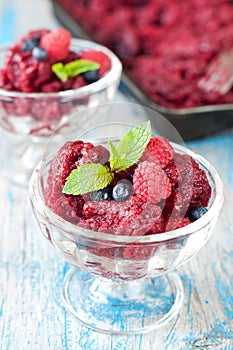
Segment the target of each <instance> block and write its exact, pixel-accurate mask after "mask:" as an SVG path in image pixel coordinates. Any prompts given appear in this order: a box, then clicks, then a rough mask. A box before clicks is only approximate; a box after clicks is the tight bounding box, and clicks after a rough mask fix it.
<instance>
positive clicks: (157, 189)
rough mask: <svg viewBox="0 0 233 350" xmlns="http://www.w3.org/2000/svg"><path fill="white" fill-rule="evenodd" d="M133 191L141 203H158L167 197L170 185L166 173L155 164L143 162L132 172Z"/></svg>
mask: <svg viewBox="0 0 233 350" xmlns="http://www.w3.org/2000/svg"><path fill="white" fill-rule="evenodd" d="M133 190H134V194H135V195H136V196H137V197H138V198H140V199H141V200H142V201H143V202H147V201H152V202H154V203H158V202H159V201H160V200H161V199H165V198H167V197H169V195H170V193H171V184H170V181H169V179H168V177H167V175H166V173H165V172H164V171H163V170H162V169H161V168H160V167H159V166H158V165H157V164H155V163H150V162H148V161H145V162H142V163H140V164H139V165H138V167H137V169H136V170H135V172H134V176H133Z"/></svg>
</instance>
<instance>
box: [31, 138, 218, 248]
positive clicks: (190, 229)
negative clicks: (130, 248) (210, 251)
mask: <svg viewBox="0 0 233 350" xmlns="http://www.w3.org/2000/svg"><path fill="white" fill-rule="evenodd" d="M171 144H172V145H173V147H174V145H175V149H176V150H180V151H183V154H187V155H190V156H192V157H193V158H194V159H195V160H196V161H197V162H198V164H199V165H200V166H201V167H202V166H205V168H206V169H208V172H209V176H211V178H212V180H213V181H214V185H215V187H213V189H215V190H216V191H215V197H214V198H213V199H212V202H211V203H210V207H209V208H208V211H207V213H205V214H204V215H203V216H202V217H201V218H199V219H198V220H196V221H194V222H192V223H190V224H188V225H186V226H184V227H181V228H178V229H175V230H172V231H166V232H162V233H156V234H150V235H141V236H140V235H138V236H132V235H131V236H130V235H114V234H111V233H103V232H98V231H92V230H89V229H85V228H82V227H80V226H78V225H75V224H72V223H71V222H69V221H67V220H65V219H63V218H62V217H60V216H58V215H57V214H55V213H54V212H53V211H52V210H51V209H50V208H49V207H47V206H46V204H45V203H44V201H43V200H42V198H41V195H40V193H39V192H40V190H39V186H40V185H39V183H40V180H39V175H40V170H41V165H42V162H43V161H42V160H41V161H40V162H39V163H38V165H37V166H36V168H35V169H34V171H33V174H32V177H31V180H30V184H29V194H30V197H32V196H33V193H34V194H35V196H34V197H36V200H37V201H38V203H36V205H39V207H40V208H41V210H42V211H43V213H46V216H47V217H48V218H49V221H50V222H51V223H52V225H54V226H56V227H59V229H61V228H62V226H64V225H65V228H64V230H65V231H66V233H67V234H69V235H73V236H74V237H75V236H76V237H83V236H84V237H85V239H90V240H99V241H106V242H111V243H118V244H127V243H136V244H153V243H161V242H165V241H169V240H172V239H175V238H181V237H184V236H186V235H190V234H192V233H194V232H196V231H198V230H200V229H201V228H204V227H205V226H206V225H207V224H208V223H209V222H210V221H211V220H212V218H213V215H214V213H215V211H216V209H217V210H220V208H221V207H222V203H223V183H222V181H221V179H220V176H219V174H218V173H217V171H216V170H215V168H214V167H213V166H212V165H211V164H210V163H209V161H207V160H206V159H205V158H204V157H202V156H201V155H199V154H197V153H195V152H193V151H191V150H190V149H188V148H186V147H184V146H181V145H178V144H175V143H172V142H171ZM35 186H36V188H34V187H35ZM212 195H213V193H212ZM211 197H212V196H211Z"/></svg>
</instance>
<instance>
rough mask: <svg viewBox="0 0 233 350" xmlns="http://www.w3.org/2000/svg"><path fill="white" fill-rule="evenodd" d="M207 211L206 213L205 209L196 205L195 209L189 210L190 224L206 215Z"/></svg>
mask: <svg viewBox="0 0 233 350" xmlns="http://www.w3.org/2000/svg"><path fill="white" fill-rule="evenodd" d="M207 211H208V209H207V208H205V207H203V206H202V205H197V206H196V207H193V208H192V209H190V211H189V220H190V221H191V222H193V221H196V220H198V219H200V217H201V216H202V215H204V214H205V213H207Z"/></svg>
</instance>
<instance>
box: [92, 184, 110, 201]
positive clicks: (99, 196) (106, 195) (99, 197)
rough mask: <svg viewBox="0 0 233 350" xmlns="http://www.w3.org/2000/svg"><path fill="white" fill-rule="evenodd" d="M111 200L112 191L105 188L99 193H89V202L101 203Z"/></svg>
mask: <svg viewBox="0 0 233 350" xmlns="http://www.w3.org/2000/svg"><path fill="white" fill-rule="evenodd" d="M110 199H112V189H111V188H110V187H109V186H107V187H105V188H103V189H102V190H99V191H93V192H91V193H90V200H91V201H103V200H110Z"/></svg>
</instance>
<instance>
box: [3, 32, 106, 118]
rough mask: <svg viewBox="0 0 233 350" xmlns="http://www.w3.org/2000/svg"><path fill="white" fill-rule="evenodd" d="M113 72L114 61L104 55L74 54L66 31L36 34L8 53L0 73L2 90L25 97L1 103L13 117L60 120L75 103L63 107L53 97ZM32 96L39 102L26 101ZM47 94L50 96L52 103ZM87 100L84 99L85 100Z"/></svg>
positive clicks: (84, 51) (64, 103)
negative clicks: (29, 95)
mask: <svg viewBox="0 0 233 350" xmlns="http://www.w3.org/2000/svg"><path fill="white" fill-rule="evenodd" d="M110 69H111V59H110V57H109V56H108V55H107V54H105V53H104V52H102V51H98V50H91V49H83V48H80V49H77V50H76V49H75V50H74V49H73V46H72V41H71V34H70V32H69V31H67V30H66V29H63V28H58V29H56V30H53V31H51V30H48V29H38V30H33V31H30V32H29V33H27V34H26V35H25V36H23V37H22V38H21V39H20V40H19V41H17V42H16V43H15V44H14V45H13V46H12V47H10V48H9V49H8V50H7V51H6V54H5V57H3V62H2V67H1V70H0V89H4V90H7V91H9V92H16V93H24V94H25V95H23V94H21V95H19V96H18V98H17V96H16V97H15V100H14V101H13V100H11V101H10V102H9V101H8V100H7V99H6V98H5V99H4V98H2V99H1V101H0V103H1V105H2V106H3V108H4V109H5V110H6V111H7V113H8V115H11V116H32V117H33V118H34V119H35V120H43V121H48V122H49V121H51V120H55V119H57V120H59V119H60V117H61V116H62V115H64V114H68V112H69V108H71V107H72V101H71V99H70V101H68V99H67V100H66V101H62V103H61V102H60V100H58V99H57V100H56V95H55V96H54V100H53V99H52V96H51V94H50V93H57V92H62V91H66V90H73V89H79V88H82V87H84V86H86V85H89V84H92V83H95V82H96V81H98V80H100V79H101V78H102V77H103V76H104V75H105V74H106V73H107V72H108V71H109V70H110ZM31 93H32V94H34V93H36V94H37V95H36V97H38V98H35V95H32V98H31V99H30V98H26V97H28V94H31ZM46 94H50V99H49V100H47V99H46ZM24 96H25V98H23V97H24ZM47 96H48V95H47ZM85 98H87V97H86V96H83V100H84V99H85ZM81 102H82V104H83V103H84V101H81ZM81 102H80V101H78V100H77V101H74V103H76V104H78V103H81Z"/></svg>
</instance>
